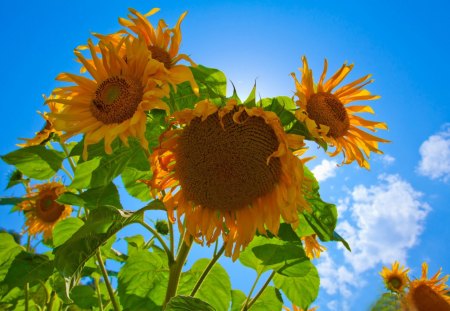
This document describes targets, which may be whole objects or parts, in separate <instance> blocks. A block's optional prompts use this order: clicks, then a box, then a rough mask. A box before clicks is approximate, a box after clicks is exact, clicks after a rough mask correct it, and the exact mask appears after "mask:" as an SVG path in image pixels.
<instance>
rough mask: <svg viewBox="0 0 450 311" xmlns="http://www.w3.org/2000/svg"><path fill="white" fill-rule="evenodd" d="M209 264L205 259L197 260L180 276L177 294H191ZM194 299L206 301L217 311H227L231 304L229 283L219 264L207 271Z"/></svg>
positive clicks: (228, 278) (226, 274) (224, 271)
mask: <svg viewBox="0 0 450 311" xmlns="http://www.w3.org/2000/svg"><path fill="white" fill-rule="evenodd" d="M209 262H210V260H209V259H206V258H203V259H199V260H198V261H196V262H195V263H194V264H193V265H192V267H191V269H190V270H189V271H186V272H183V273H182V274H181V278H180V285H179V288H178V294H180V295H189V294H190V293H191V291H192V289H193V288H194V286H195V284H196V283H197V281H198V279H199V278H200V276H201V274H202V273H203V271H204V270H205V268H206V266H207V265H208V263H209ZM195 297H198V298H200V299H202V300H204V301H206V302H207V303H209V304H210V305H211V306H213V307H214V308H215V310H217V311H228V309H229V307H230V303H231V282H230V277H229V276H228V273H227V271H226V270H225V269H224V268H223V267H222V266H221V265H220V264H219V263H216V264H215V265H214V266H213V267H212V269H211V271H209V273H208V275H207V277H206V278H205V280H204V281H203V283H202V285H201V286H200V288H199V290H198V291H197V293H196V295H195Z"/></svg>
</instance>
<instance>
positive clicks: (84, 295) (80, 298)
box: [70, 285, 98, 309]
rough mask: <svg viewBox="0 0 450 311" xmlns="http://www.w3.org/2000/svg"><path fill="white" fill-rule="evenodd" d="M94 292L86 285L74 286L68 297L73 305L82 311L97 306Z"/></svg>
mask: <svg viewBox="0 0 450 311" xmlns="http://www.w3.org/2000/svg"><path fill="white" fill-rule="evenodd" d="M96 296H97V295H96V293H95V290H94V289H93V288H92V287H90V286H86V285H78V286H75V287H74V288H73V289H72V291H71V292H70V297H71V298H72V300H73V301H74V303H75V304H76V305H77V306H79V307H80V308H83V309H92V308H93V307H96V306H97V305H98V298H97V297H96Z"/></svg>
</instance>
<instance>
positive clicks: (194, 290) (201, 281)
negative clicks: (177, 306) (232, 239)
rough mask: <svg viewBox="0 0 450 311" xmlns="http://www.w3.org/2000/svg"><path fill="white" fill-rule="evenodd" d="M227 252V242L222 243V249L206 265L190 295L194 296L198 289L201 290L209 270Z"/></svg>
mask: <svg viewBox="0 0 450 311" xmlns="http://www.w3.org/2000/svg"><path fill="white" fill-rule="evenodd" d="M224 252H225V244H223V245H222V247H221V248H220V250H219V251H218V252H217V253H216V254H215V255H214V257H213V258H212V259H211V261H210V262H209V264H208V266H206V268H205V270H204V271H203V273H202V275H201V276H200V278H199V279H198V281H197V283H196V284H195V286H194V289H193V290H192V292H191V294H190V296H192V297H194V296H195V294H196V293H197V291H198V290H199V288H200V286H201V285H202V283H203V281H204V280H205V278H206V277H207V275H208V273H209V271H211V269H212V267H214V265H215V264H216V262H217V260H219V258H220V256H222V254H223V253H224Z"/></svg>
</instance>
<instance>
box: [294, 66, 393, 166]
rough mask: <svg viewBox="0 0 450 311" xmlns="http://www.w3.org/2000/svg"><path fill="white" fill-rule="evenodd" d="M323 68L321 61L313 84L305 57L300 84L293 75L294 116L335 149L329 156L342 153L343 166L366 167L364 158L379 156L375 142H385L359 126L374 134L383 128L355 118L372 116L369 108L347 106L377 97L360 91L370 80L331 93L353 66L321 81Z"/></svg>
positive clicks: (367, 77) (360, 81)
mask: <svg viewBox="0 0 450 311" xmlns="http://www.w3.org/2000/svg"><path fill="white" fill-rule="evenodd" d="M327 67H328V64H327V61H326V60H325V65H324V70H323V72H322V75H321V77H320V80H319V82H318V83H317V85H315V84H314V79H313V74H312V70H311V69H309V67H308V62H307V60H306V57H303V68H302V69H301V72H302V78H301V81H299V80H297V77H296V76H295V74H294V73H293V74H292V76H293V78H294V80H295V85H296V96H297V97H298V100H297V101H296V103H297V105H298V107H299V108H300V109H299V110H298V111H297V112H296V117H297V118H298V119H299V120H300V121H302V122H305V123H306V125H307V127H308V129H309V131H310V132H311V134H312V135H313V136H314V137H316V138H321V139H324V140H325V141H326V142H327V143H328V144H329V145H331V146H334V147H335V148H336V150H335V151H334V152H332V153H330V155H331V156H336V155H337V154H339V153H340V152H342V153H343V155H344V160H343V163H345V164H347V163H351V162H353V161H355V160H356V161H357V162H358V164H359V165H360V166H361V167H365V168H369V167H370V166H369V162H368V161H367V159H368V158H369V156H370V153H371V152H375V153H382V152H381V151H380V150H379V149H378V143H379V142H388V141H387V140H385V139H381V138H378V137H376V136H373V135H371V134H368V133H366V132H365V131H363V130H361V129H360V127H362V128H365V129H368V130H370V131H373V132H375V131H376V130H377V129H387V126H386V124H385V123H383V122H376V121H369V120H366V119H363V118H361V117H359V116H357V115H355V114H356V113H360V112H369V113H373V110H372V108H371V107H370V106H360V105H358V106H357V105H353V106H348V104H350V103H352V102H354V101H359V100H373V99H377V98H379V96H376V95H372V94H370V92H369V91H367V90H366V89H363V87H364V86H366V85H367V84H369V83H371V82H373V80H370V75H367V76H364V77H362V78H360V79H357V80H355V81H353V82H351V83H349V84H347V85H344V86H342V87H340V88H338V89H337V90H335V88H336V87H337V86H338V85H339V84H340V83H341V82H342V81H343V80H344V78H345V77H346V76H347V75H348V74H349V73H350V71H351V70H352V68H353V65H347V64H344V65H343V66H342V67H341V68H340V69H339V70H338V71H337V72H336V73H335V74H334V75H333V76H332V77H331V78H329V79H328V80H327V81H325V76H326V73H327Z"/></svg>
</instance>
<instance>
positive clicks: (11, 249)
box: [0, 233, 23, 296]
mask: <svg viewBox="0 0 450 311" xmlns="http://www.w3.org/2000/svg"><path fill="white" fill-rule="evenodd" d="M22 251H23V247H22V246H20V245H19V244H17V243H16V241H15V240H14V237H13V236H12V235H10V234H8V233H0V282H2V281H3V280H4V279H5V276H6V274H7V273H8V270H9V267H10V266H11V263H12V261H13V260H14V258H15V257H16V256H17V255H18V254H19V253H20V252H22ZM2 293H3V290H1V289H0V296H1V295H2Z"/></svg>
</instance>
